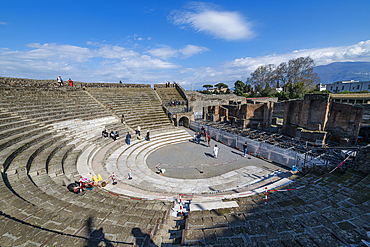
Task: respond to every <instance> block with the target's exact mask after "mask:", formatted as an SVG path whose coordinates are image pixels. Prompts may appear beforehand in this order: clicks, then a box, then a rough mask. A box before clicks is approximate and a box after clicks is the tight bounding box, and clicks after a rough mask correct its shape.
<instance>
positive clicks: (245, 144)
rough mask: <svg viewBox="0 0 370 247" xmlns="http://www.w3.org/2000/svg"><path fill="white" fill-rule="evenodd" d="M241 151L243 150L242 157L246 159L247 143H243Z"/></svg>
mask: <svg viewBox="0 0 370 247" xmlns="http://www.w3.org/2000/svg"><path fill="white" fill-rule="evenodd" d="M243 150H244V157H246V156H247V152H248V144H247V142H245V143H244V144H243Z"/></svg>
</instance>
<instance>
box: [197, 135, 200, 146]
mask: <svg viewBox="0 0 370 247" xmlns="http://www.w3.org/2000/svg"><path fill="white" fill-rule="evenodd" d="M197 140H198V144H199V143H200V133H199V132H197Z"/></svg>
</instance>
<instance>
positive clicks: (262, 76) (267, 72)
mask: <svg viewBox="0 0 370 247" xmlns="http://www.w3.org/2000/svg"><path fill="white" fill-rule="evenodd" d="M275 68H276V66H275V65H274V64H268V65H261V66H259V67H258V68H257V69H256V70H255V71H253V72H252V73H251V76H250V77H248V78H247V82H246V84H248V85H252V86H253V87H254V91H255V92H256V93H257V92H261V91H262V90H263V89H265V88H266V87H267V88H268V87H270V88H271V87H273V86H274V83H275Z"/></svg>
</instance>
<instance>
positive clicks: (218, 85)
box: [215, 82, 229, 94]
mask: <svg viewBox="0 0 370 247" xmlns="http://www.w3.org/2000/svg"><path fill="white" fill-rule="evenodd" d="M215 87H217V89H218V91H219V92H220V93H221V94H222V93H223V91H222V90H221V89H223V88H229V86H228V85H226V84H225V83H222V82H220V83H217V84H216V85H215Z"/></svg>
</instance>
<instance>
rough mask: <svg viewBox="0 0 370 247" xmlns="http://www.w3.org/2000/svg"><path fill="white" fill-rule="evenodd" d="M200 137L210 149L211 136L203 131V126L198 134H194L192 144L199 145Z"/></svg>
mask: <svg viewBox="0 0 370 247" xmlns="http://www.w3.org/2000/svg"><path fill="white" fill-rule="evenodd" d="M202 137H204V142H205V143H207V145H208V147H210V146H211V135H210V134H208V133H207V131H206V130H205V129H204V127H203V126H202V128H201V129H200V132H199V131H198V132H196V133H195V134H194V142H197V143H198V144H199V143H200V141H201V139H202Z"/></svg>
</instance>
